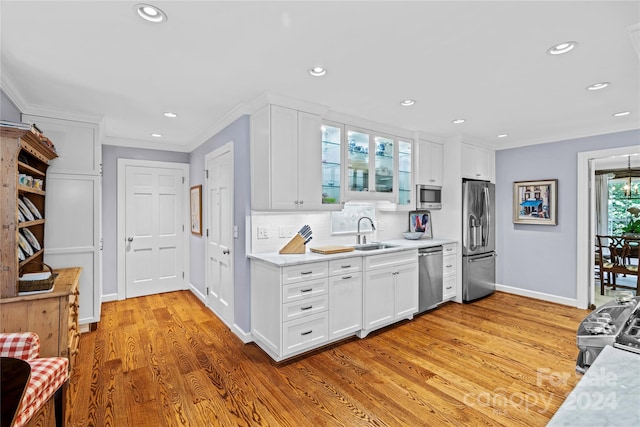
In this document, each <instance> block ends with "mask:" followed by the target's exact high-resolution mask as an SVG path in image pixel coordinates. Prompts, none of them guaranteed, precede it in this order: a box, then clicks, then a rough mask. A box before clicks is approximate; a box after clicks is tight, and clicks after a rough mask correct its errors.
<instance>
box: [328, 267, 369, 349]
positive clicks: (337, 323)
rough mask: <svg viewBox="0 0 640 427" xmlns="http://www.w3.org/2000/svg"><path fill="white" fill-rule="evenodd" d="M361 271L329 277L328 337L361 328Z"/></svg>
mask: <svg viewBox="0 0 640 427" xmlns="http://www.w3.org/2000/svg"><path fill="white" fill-rule="evenodd" d="M361 326H362V273H348V274H343V275H339V276H333V277H330V278H329V339H335V338H340V337H343V336H347V335H349V334H353V333H355V332H357V331H359V330H360V329H362V327H361Z"/></svg>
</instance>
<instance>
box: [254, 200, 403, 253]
mask: <svg viewBox="0 0 640 427" xmlns="http://www.w3.org/2000/svg"><path fill="white" fill-rule="evenodd" d="M408 215H409V214H408V212H385V211H379V210H376V211H375V218H372V219H374V222H375V225H376V230H375V231H373V232H371V231H367V232H365V233H363V235H366V236H367V241H370V242H372V241H379V240H392V239H401V238H402V232H403V231H407V229H408V221H409V220H408ZM305 224H308V225H309V226H310V227H311V230H312V232H313V235H312V236H313V240H311V241H310V242H309V243H308V244H307V248H309V247H314V246H327V245H353V244H355V243H356V237H355V236H356V233H355V232H347V233H340V234H334V235H332V234H331V213H330V212H313V213H308V212H306V213H291V212H287V213H274V212H252V214H251V250H250V252H251V253H256V254H257V253H265V252H277V251H279V250H280V249H281V248H282V247H283V246H284V245H286V244H287V242H289V240H290V239H291V237H293V235H295V234H296V233H297V232H298V230H300V228H302V226H303V225H305ZM363 225H364V222H363ZM363 228H364V226H363ZM367 228H368V227H367Z"/></svg>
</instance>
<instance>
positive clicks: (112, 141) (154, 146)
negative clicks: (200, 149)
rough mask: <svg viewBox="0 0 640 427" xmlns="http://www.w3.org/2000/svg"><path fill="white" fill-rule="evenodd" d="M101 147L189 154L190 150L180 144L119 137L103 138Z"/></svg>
mask: <svg viewBox="0 0 640 427" xmlns="http://www.w3.org/2000/svg"><path fill="white" fill-rule="evenodd" d="M102 144H103V145H114V146H117V147H126V148H140V149H144V150H161V151H175V152H178V153H190V152H191V151H193V150H191V149H189V148H187V147H186V146H184V145H182V144H167V143H163V142H151V141H140V140H137V139H129V138H124V137H119V136H106V135H105V136H103V138H102Z"/></svg>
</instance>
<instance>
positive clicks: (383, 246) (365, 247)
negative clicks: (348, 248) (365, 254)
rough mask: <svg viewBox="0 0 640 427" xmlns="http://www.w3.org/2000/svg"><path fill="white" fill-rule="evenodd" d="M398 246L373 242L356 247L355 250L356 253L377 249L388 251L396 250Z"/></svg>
mask: <svg viewBox="0 0 640 427" xmlns="http://www.w3.org/2000/svg"><path fill="white" fill-rule="evenodd" d="M395 247H397V246H396V245H387V244H386V243H380V242H373V243H365V244H364V245H355V246H354V248H355V250H356V251H375V250H376V249H387V248H395Z"/></svg>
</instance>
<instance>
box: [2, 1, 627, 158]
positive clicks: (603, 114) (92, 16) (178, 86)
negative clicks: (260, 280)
mask: <svg viewBox="0 0 640 427" xmlns="http://www.w3.org/2000/svg"><path fill="white" fill-rule="evenodd" d="M136 3H137V2H131V1H104V2H97V1H69V2H62V1H44V2H35V1H25V0H21V1H5V0H1V1H0V14H1V21H0V23H1V26H0V36H1V40H0V41H1V56H0V61H1V63H0V66H1V68H0V70H1V75H0V77H1V83H2V88H3V90H4V91H5V93H7V94H8V95H9V97H10V98H11V99H12V100H13V101H14V102H15V103H16V104H17V106H18V107H19V108H20V109H22V110H23V112H25V113H35V114H38V113H46V112H51V111H55V112H57V113H56V114H59V115H60V116H62V117H72V118H78V117H80V118H87V119H88V120H93V118H95V119H96V120H102V121H103V124H104V133H105V141H107V143H112V144H117V145H130V146H140V147H147V148H150V147H157V148H163V149H167V148H168V149H175V150H181V151H190V150H192V149H194V148H195V147H197V146H198V145H199V144H201V143H202V142H204V141H205V140H206V139H208V138H209V137H210V136H212V132H216V131H219V130H220V126H222V125H224V124H228V120H230V118H233V117H235V116H234V114H236V113H242V112H246V111H249V110H247V109H246V108H244V106H248V105H250V104H251V102H252V101H254V100H255V99H257V98H258V97H259V96H260V95H261V94H263V93H265V92H268V93H271V94H277V95H282V96H287V97H293V98H296V99H301V100H306V101H311V102H314V103H319V104H322V105H325V106H327V107H329V108H330V109H331V110H332V111H337V112H342V113H346V114H350V115H353V116H357V117H362V118H366V119H370V120H374V121H377V122H382V123H386V124H389V125H393V126H397V127H402V128H406V129H410V130H422V131H424V132H427V133H428V134H431V135H436V136H439V137H442V138H447V137H457V136H460V135H461V134H464V135H469V136H471V137H474V138H475V139H477V140H480V141H483V142H484V143H486V144H487V145H489V146H493V147H494V148H503V147H513V146H521V145H527V144H535V143H543V142H550V141H557V140H561V139H566V138H573V137H580V136H586V135H595V134H603V133H609V132H617V131H623V130H629V129H638V128H640V69H639V62H640V61H639V59H640V51H639V50H637V49H640V48H638V47H636V46H634V42H633V39H634V37H635V38H636V39H638V33H637V32H636V33H635V35H632V33H631V31H632V30H633V29H634V28H635V29H636V30H637V28H638V24H639V23H640V1H566V2H561V1H531V2H526V1H493V2H489V1H466V2H462V1H442V2H436V1H410V2H398V1H391V2H380V1H367V2H364V1H355V2H346V1H341V2H321V1H313V2H310V1H297V2H271V1H259V2H243V1H233V2H231V1H148V3H152V4H154V5H156V6H158V7H159V8H161V9H162V10H163V11H164V12H165V13H166V14H167V15H168V21H167V22H166V23H163V24H151V23H148V22H145V21H143V20H141V19H140V18H139V17H138V16H137V15H136V14H135V13H134V5H135V4H136ZM569 40H572V41H577V42H578V43H579V46H578V48H577V49H574V50H573V51H572V52H570V53H568V54H565V55H561V56H551V55H548V54H547V53H546V50H547V48H549V47H550V46H552V45H554V44H556V43H559V42H563V41H569ZM315 65H323V66H325V67H327V68H328V70H329V71H328V74H327V75H326V76H325V77H322V78H314V77H311V76H309V75H308V74H307V69H308V68H310V67H312V66H315ZM601 81H608V82H611V85H610V86H609V87H608V88H606V89H603V90H600V91H587V90H586V89H585V88H586V87H587V86H588V85H590V84H592V83H596V82H601ZM406 98H413V99H416V100H417V103H416V105H415V106H413V107H410V108H406V107H401V106H400V105H399V102H400V101H401V100H403V99H406ZM624 110H628V111H631V114H629V115H628V116H625V117H618V118H616V117H613V116H612V114H613V113H615V112H619V111H624ZM164 111H172V112H176V113H178V114H179V117H178V118H177V119H168V118H165V117H164V116H163V115H162V113H163V112H164ZM456 118H464V119H466V122H465V123H464V124H461V125H454V124H452V123H451V121H452V120H453V119H456ZM153 132H157V133H161V134H162V135H163V138H161V139H158V138H153V137H151V136H150V134H151V133H153ZM501 133H506V134H508V135H509V136H508V137H507V138H500V139H499V138H497V137H496V135H498V134H501Z"/></svg>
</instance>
